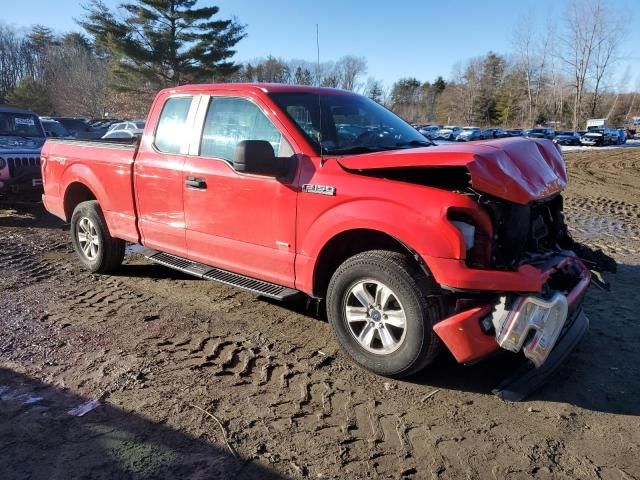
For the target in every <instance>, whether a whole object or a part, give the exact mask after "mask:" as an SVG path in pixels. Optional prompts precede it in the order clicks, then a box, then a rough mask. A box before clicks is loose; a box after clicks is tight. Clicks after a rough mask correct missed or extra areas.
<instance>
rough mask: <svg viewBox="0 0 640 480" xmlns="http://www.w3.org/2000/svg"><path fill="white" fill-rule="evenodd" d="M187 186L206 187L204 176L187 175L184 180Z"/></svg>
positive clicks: (201, 188)
mask: <svg viewBox="0 0 640 480" xmlns="http://www.w3.org/2000/svg"><path fill="white" fill-rule="evenodd" d="M184 184H185V185H186V186H187V187H191V188H198V189H200V190H206V189H207V181H206V180H205V178H204V177H187V180H186V181H185V182H184Z"/></svg>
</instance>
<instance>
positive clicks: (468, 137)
mask: <svg viewBox="0 0 640 480" xmlns="http://www.w3.org/2000/svg"><path fill="white" fill-rule="evenodd" d="M480 132H481V130H480V129H479V128H478V127H464V128H463V129H462V131H461V132H460V133H459V134H458V136H457V137H456V142H471V141H473V140H480V139H481V138H482V136H481V135H480Z"/></svg>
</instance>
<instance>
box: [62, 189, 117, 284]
mask: <svg viewBox="0 0 640 480" xmlns="http://www.w3.org/2000/svg"><path fill="white" fill-rule="evenodd" d="M70 233H71V242H72V243H73V248H74V250H75V251H76V254H77V255H78V257H79V258H80V262H81V263H82V264H83V265H84V266H85V267H86V268H87V269H88V270H90V271H92V272H94V273H108V272H112V271H114V270H116V269H117V268H118V267H119V266H120V265H121V264H122V260H123V259H124V248H125V241H124V240H121V239H119V238H113V237H112V236H111V234H110V233H109V229H108V228H107V222H106V221H105V219H104V215H103V214H102V209H101V208H100V205H99V204H98V202H97V201H95V200H91V201H88V202H82V203H80V204H78V206H77V207H76V208H75V210H74V211H73V215H72V216H71V228H70Z"/></svg>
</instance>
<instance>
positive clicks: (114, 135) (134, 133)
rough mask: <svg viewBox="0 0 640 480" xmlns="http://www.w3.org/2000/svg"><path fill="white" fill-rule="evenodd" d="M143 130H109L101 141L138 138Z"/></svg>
mask: <svg viewBox="0 0 640 480" xmlns="http://www.w3.org/2000/svg"><path fill="white" fill-rule="evenodd" d="M142 132H143V130H111V131H110V132H107V133H105V134H104V135H103V136H102V138H103V139H106V140H108V139H124V138H139V137H140V136H142Z"/></svg>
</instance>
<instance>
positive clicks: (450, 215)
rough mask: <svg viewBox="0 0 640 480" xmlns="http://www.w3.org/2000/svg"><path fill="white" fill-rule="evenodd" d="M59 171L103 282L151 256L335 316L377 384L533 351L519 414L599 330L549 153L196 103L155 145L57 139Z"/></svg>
mask: <svg viewBox="0 0 640 480" xmlns="http://www.w3.org/2000/svg"><path fill="white" fill-rule="evenodd" d="M42 171H43V178H44V192H45V193H44V196H43V199H44V203H45V205H46V208H47V209H48V210H49V211H50V212H52V213H53V214H55V215H57V216H58V217H60V218H62V219H64V220H65V221H67V222H70V231H71V239H72V242H73V245H74V247H75V250H76V252H77V254H78V256H79V258H80V261H81V262H82V263H83V264H84V265H85V266H86V267H87V268H89V269H90V270H91V271H93V272H100V273H106V272H110V271H112V270H114V269H116V268H117V267H118V266H119V265H120V263H121V262H122V260H123V256H124V251H125V242H132V243H136V244H141V245H143V246H144V247H146V250H145V251H146V255H147V256H148V258H150V259H151V260H152V261H154V262H157V263H160V264H162V265H166V266H168V267H172V268H175V269H179V270H182V271H184V272H188V273H190V274H193V275H196V276H198V277H201V278H204V279H210V280H217V281H220V282H223V283H227V284H231V285H236V286H238V287H241V288H245V289H248V290H251V291H252V292H255V293H257V294H260V295H265V296H268V297H273V298H276V299H284V298H287V297H289V296H292V295H297V294H300V293H303V294H306V295H308V296H309V297H312V298H316V299H319V300H324V301H326V311H327V316H328V319H329V321H330V323H331V326H332V328H333V331H334V333H335V335H336V337H337V340H338V342H339V344H340V345H341V346H342V348H343V349H344V350H345V351H346V352H347V353H348V354H349V355H350V356H351V357H352V358H353V359H354V360H355V361H356V362H357V363H359V364H360V365H362V366H364V367H366V368H368V369H369V370H372V371H373V372H375V373H377V374H381V375H386V376H391V377H403V376H407V375H410V374H413V373H415V372H417V371H419V370H421V369H422V368H423V367H425V366H426V365H428V364H429V363H430V362H431V361H432V360H433V359H434V358H435V357H436V355H437V354H438V353H439V352H440V351H441V348H442V346H444V347H446V348H447V349H448V350H449V351H450V352H451V354H452V355H453V356H454V357H455V358H456V359H457V361H458V362H461V363H471V362H476V361H478V360H480V359H482V358H484V357H487V356H489V355H491V354H493V353H495V352H497V351H500V350H508V351H512V352H518V353H520V352H521V355H523V356H524V357H525V358H526V360H525V361H526V362H527V365H526V367H527V368H526V371H525V372H524V373H522V374H520V375H519V376H518V377H517V378H516V379H514V380H513V381H510V382H509V383H507V384H505V386H503V387H502V388H501V390H500V392H501V395H502V396H503V398H510V399H518V398H521V397H522V396H523V395H525V394H526V393H527V392H528V391H530V390H531V389H532V388H535V387H537V386H538V385H539V384H540V382H541V381H542V379H543V378H544V377H545V376H546V375H547V374H548V373H549V372H550V371H551V370H553V369H554V368H555V367H556V366H557V365H558V364H559V363H560V362H561V360H563V359H564V358H565V357H566V356H567V355H568V353H569V352H570V351H571V350H572V349H573V347H574V346H575V345H576V344H577V342H578V341H579V340H580V338H581V337H582V335H583V334H584V332H585V331H586V329H587V326H588V320H587V317H586V316H585V314H584V312H583V311H582V307H581V304H582V298H583V296H584V294H585V291H586V290H587V287H588V286H589V283H590V271H589V268H587V266H585V262H583V261H581V259H580V258H579V254H580V252H584V251H586V249H584V247H581V246H579V245H576V244H575V243H574V242H573V241H572V239H571V237H570V236H569V234H568V233H567V228H566V226H565V223H564V219H563V213H562V197H561V194H560V192H561V191H562V190H563V189H564V188H565V186H566V183H567V174H566V170H565V165H564V162H563V160H562V156H561V152H560V150H559V147H557V146H556V145H554V144H553V143H552V142H550V141H549V140H546V139H518V138H512V139H502V140H496V141H483V142H475V143H471V144H464V145H459V144H457V145H446V146H433V145H432V143H431V142H430V141H428V140H426V139H425V138H424V137H423V136H422V135H420V134H419V133H418V132H417V131H416V130H415V129H414V128H412V127H411V126H410V125H409V124H407V123H405V122H404V121H403V120H401V119H400V118H398V117H397V116H395V115H394V114H393V113H391V112H390V111H388V110H386V109H385V108H383V107H382V106H380V105H378V104H377V103H375V102H373V101H371V100H369V99H367V98H364V97H362V96H359V95H356V94H353V93H350V92H345V91H340V90H333V89H323V88H313V87H300V86H291V85H275V84H274V85H271V84H225V85H193V86H181V87H177V88H171V89H166V90H162V91H161V92H160V93H159V94H158V95H157V97H156V99H155V101H154V102H153V105H152V107H151V110H150V113H149V117H148V120H147V123H146V126H145V129H144V133H143V135H142V138H141V139H140V141H139V143H114V142H105V141H90V140H60V139H49V140H47V142H46V144H45V147H44V150H43V153H42ZM578 247H580V248H578ZM576 252H578V253H576Z"/></svg>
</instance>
